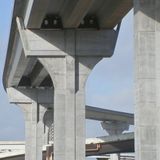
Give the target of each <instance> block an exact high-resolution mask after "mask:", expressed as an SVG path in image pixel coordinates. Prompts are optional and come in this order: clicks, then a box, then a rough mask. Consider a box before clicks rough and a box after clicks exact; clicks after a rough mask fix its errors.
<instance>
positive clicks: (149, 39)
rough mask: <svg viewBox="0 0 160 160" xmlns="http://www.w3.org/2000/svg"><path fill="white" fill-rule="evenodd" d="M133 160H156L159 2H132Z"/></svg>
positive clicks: (159, 142) (159, 137) (159, 147)
mask: <svg viewBox="0 0 160 160" xmlns="http://www.w3.org/2000/svg"><path fill="white" fill-rule="evenodd" d="M134 21H135V33H134V34H135V65H136V67H135V69H136V81H135V82H136V99H135V152H136V160H150V159H154V160H159V159H160V1H159V0H143V1H142V0H135V1H134Z"/></svg>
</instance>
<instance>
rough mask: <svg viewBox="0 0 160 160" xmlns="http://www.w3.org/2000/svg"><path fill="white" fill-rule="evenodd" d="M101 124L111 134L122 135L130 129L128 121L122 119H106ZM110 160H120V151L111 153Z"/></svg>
mask: <svg viewBox="0 0 160 160" xmlns="http://www.w3.org/2000/svg"><path fill="white" fill-rule="evenodd" d="M101 125H102V128H103V129H104V130H106V132H107V133H108V134H109V135H120V134H122V133H123V132H124V131H125V130H128V129H129V124H128V123H126V122H120V121H104V122H102V123H101ZM110 160H120V153H115V154H111V155H110Z"/></svg>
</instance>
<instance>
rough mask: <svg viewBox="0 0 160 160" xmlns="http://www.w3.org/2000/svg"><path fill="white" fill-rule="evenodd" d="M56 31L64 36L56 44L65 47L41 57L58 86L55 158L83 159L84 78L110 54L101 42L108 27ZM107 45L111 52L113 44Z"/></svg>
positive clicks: (55, 91)
mask: <svg viewBox="0 0 160 160" xmlns="http://www.w3.org/2000/svg"><path fill="white" fill-rule="evenodd" d="M53 33H54V32H53ZM53 33H52V34H53ZM55 33H56V32H55ZM55 33H54V34H55ZM57 33H58V34H59V38H61V37H62V35H63V38H62V41H58V42H57V41H56V40H55V41H56V42H57V43H55V41H54V42H53V45H56V47H57V46H58V48H59V49H62V48H63V47H62V46H63V43H64V46H65V48H63V50H57V53H56V54H57V55H58V54H59V56H53V57H52V56H50V57H49V58H46V57H42V58H38V59H39V61H40V62H41V63H42V64H43V66H44V67H45V69H46V70H47V71H48V73H49V74H50V77H51V79H52V81H53V85H54V89H55V90H54V159H55V160H62V159H63V160H84V159H85V82H86V80H87V77H88V75H89V73H90V72H91V70H92V69H93V67H94V66H95V65H96V64H97V63H98V62H99V61H100V60H101V59H102V58H103V57H104V55H105V54H108V53H104V52H103V51H104V50H105V49H106V48H105V47H104V46H103V45H102V43H104V41H105V40H106V39H105V38H104V39H103V40H102V39H101V38H102V36H101V35H102V33H103V34H104V35H105V34H106V33H107V31H100V32H97V31H76V30H65V31H62V32H57ZM57 33H56V36H57ZM108 33H109V32H108ZM104 37H105V36H104ZM94 38H95V39H94ZM97 38H99V39H97ZM108 38H109V37H108ZM108 38H107V39H108ZM110 38H111V39H112V38H113V37H110ZM63 39H64V40H65V41H63ZM112 40H113V39H112ZM114 43H115V41H114ZM111 44H112V45H113V43H112V42H111ZM102 46H103V47H104V50H103V47H102ZM113 46H114V45H113ZM108 48H110V49H111V50H110V51H111V54H112V52H113V50H114V47H113V48H112V46H108ZM108 48H107V49H108ZM101 49H102V50H103V51H102V50H101ZM62 51H63V52H64V53H65V54H64V53H63V54H64V55H63V56H62V53H61V52H62ZM101 51H102V52H103V53H101ZM96 52H97V53H96ZM98 52H99V54H98ZM46 54H47V52H46ZM54 54H55V53H54ZM44 55H45V53H44Z"/></svg>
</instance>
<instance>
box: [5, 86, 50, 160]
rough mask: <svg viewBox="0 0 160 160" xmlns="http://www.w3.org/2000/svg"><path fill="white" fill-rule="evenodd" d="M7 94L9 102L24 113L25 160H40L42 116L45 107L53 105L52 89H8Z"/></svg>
mask: <svg viewBox="0 0 160 160" xmlns="http://www.w3.org/2000/svg"><path fill="white" fill-rule="evenodd" d="M7 93H8V95H9V98H10V102H11V103H15V104H17V105H18V106H20V108H21V109H22V110H23V113H24V118H25V139H26V154H25V160H28V159H30V160H42V147H43V145H44V142H46V140H45V138H46V137H45V135H46V132H45V131H44V127H45V126H44V124H43V116H44V114H45V111H46V110H47V107H48V106H49V107H50V106H51V105H50V104H53V97H52V96H53V91H52V89H45V90H44V89H29V88H28V89H27V88H21V89H18V88H8V89H7Z"/></svg>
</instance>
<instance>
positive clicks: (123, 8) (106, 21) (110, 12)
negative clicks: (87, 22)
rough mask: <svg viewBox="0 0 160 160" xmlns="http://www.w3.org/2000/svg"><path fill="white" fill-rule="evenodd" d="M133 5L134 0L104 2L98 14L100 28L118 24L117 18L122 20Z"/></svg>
mask: <svg viewBox="0 0 160 160" xmlns="http://www.w3.org/2000/svg"><path fill="white" fill-rule="evenodd" d="M108 6H110V8H108ZM132 7H133V2H132V0H121V1H113V0H111V1H109V2H108V3H104V5H103V6H102V8H101V10H100V11H99V12H98V15H97V17H98V18H99V26H100V28H106V27H107V28H113V26H116V25H117V20H119V22H120V21H121V20H122V18H123V17H124V16H125V15H126V14H127V13H128V12H129V10H130V9H131V8H132Z"/></svg>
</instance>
